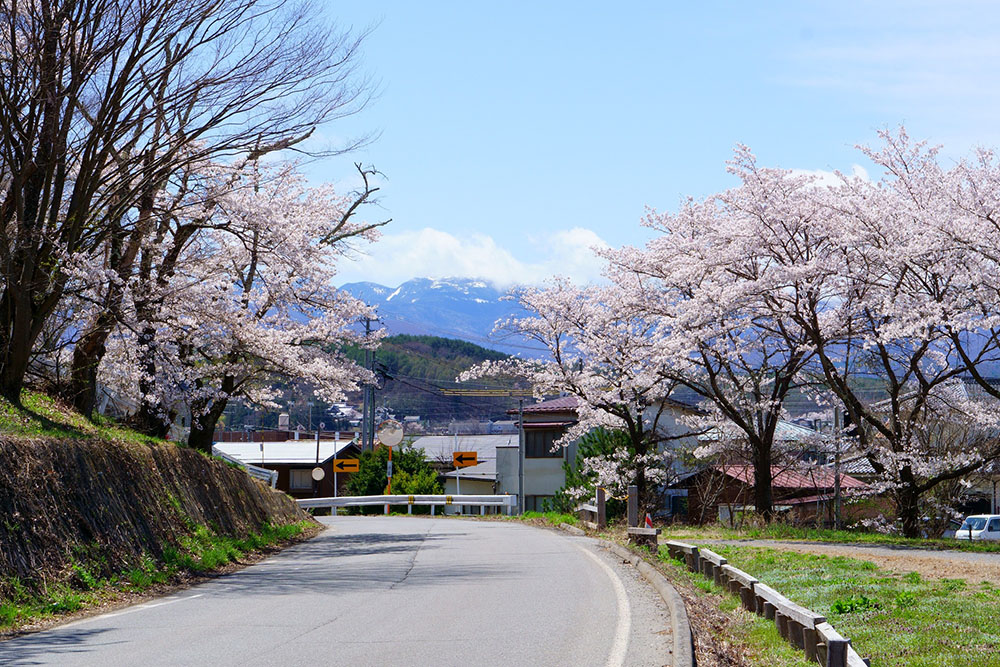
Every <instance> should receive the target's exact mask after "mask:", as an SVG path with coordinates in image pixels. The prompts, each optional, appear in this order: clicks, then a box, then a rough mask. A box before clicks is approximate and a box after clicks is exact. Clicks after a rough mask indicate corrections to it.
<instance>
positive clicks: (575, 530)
mask: <svg viewBox="0 0 1000 667" xmlns="http://www.w3.org/2000/svg"><path fill="white" fill-rule="evenodd" d="M559 528H560V529H562V530H565V531H566V532H567V533H569V534H571V535H577V536H581V537H582V536H584V535H586V534H587V533H586V532H584V531H583V530H581V529H580V528H577V527H576V526H571V525H569V524H568V523H561V524H559Z"/></svg>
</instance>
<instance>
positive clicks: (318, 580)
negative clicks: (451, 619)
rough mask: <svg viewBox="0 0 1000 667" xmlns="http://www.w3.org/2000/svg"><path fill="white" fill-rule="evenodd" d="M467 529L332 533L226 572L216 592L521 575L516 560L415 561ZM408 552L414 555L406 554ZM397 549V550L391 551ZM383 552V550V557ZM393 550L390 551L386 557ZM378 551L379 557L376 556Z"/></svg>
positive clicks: (283, 591) (295, 591)
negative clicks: (427, 563) (444, 564)
mask: <svg viewBox="0 0 1000 667" xmlns="http://www.w3.org/2000/svg"><path fill="white" fill-rule="evenodd" d="M464 535H465V533H448V534H444V535H435V534H429V533H359V534H346V535H345V534H338V533H333V534H331V533H327V534H324V535H321V536H320V537H317V538H315V539H313V540H310V541H309V542H306V543H304V544H302V545H299V546H298V547H295V548H294V549H292V550H289V551H286V552H284V553H283V554H281V555H280V556H278V557H276V558H275V559H273V560H272V561H270V562H266V563H264V564H261V565H258V566H256V567H251V568H248V569H246V570H242V571H240V572H236V573H233V574H230V575H226V576H225V577H222V578H220V579H219V580H218V582H217V583H218V585H219V588H217V589H216V590H214V591H212V594H213V595H221V596H226V597H229V596H233V597H238V596H242V595H246V594H262V595H302V594H308V593H323V594H329V593H330V592H331V591H336V592H338V593H339V592H344V593H347V592H353V591H358V590H371V589H377V588H396V587H398V586H400V585H402V586H425V585H426V586H442V585H445V586H449V585H455V586H464V585H468V583H469V581H470V580H475V581H477V582H482V581H484V580H486V579H496V578H497V577H500V578H506V577H517V576H519V574H521V572H519V569H518V568H516V567H514V566H512V565H511V564H504V563H500V564H496V563H491V564H478V563H467V562H464V563H463V562H452V563H449V564H448V565H447V567H446V568H445V567H421V566H419V565H418V566H416V567H414V563H415V562H416V555H417V553H418V552H423V551H427V550H430V549H438V548H440V546H441V543H442V541H447V540H449V539H453V538H459V537H462V536H464ZM406 553H411V554H412V555H413V557H411V558H407V557H406V555H405V554H406ZM392 554H397V555H396V556H395V557H392V556H391V555H392ZM379 556H382V557H381V558H380V557H379ZM387 556H388V557H387ZM372 557H374V558H372Z"/></svg>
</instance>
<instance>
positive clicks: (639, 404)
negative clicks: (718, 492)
mask: <svg viewBox="0 0 1000 667" xmlns="http://www.w3.org/2000/svg"><path fill="white" fill-rule="evenodd" d="M518 299H519V301H520V303H521V305H522V306H523V307H524V308H525V309H526V310H527V311H528V312H529V313H530V315H529V316H527V317H517V318H512V319H510V320H508V321H506V322H502V323H499V324H498V328H499V329H502V330H505V331H509V332H516V333H518V334H520V335H522V336H525V337H527V338H529V339H532V340H534V341H537V342H539V343H541V344H542V345H544V346H545V348H546V349H547V350H548V352H549V356H550V358H549V359H548V360H547V361H534V360H527V359H520V358H513V359H507V360H503V361H487V362H484V363H482V364H480V365H478V366H476V367H474V368H473V369H470V370H469V371H467V372H465V373H463V374H462V375H461V376H459V380H460V381H467V380H472V379H478V378H482V377H488V376H516V377H522V378H526V379H527V380H529V381H530V382H531V384H532V386H533V388H534V391H535V393H536V394H537V395H538V396H539V397H542V396H545V395H553V394H563V395H571V396H575V397H576V398H577V399H578V401H577V422H576V424H574V425H573V426H571V427H570V428H569V429H568V430H567V432H566V433H565V435H564V436H563V437H562V438H561V439H560V440H559V441H558V442H557V443H556V445H557V446H558V445H560V444H561V445H566V444H568V443H570V442H572V441H573V440H575V439H577V438H579V437H580V436H582V435H584V434H586V433H588V432H589V431H591V430H593V429H597V428H603V429H608V430H616V429H617V430H620V431H622V432H623V433H624V434H625V435H626V437H625V441H626V442H627V443H628V445H627V447H626V448H625V449H624V450H620V451H616V452H614V453H613V454H611V455H605V456H599V457H594V458H593V459H592V460H586V461H584V466H585V468H586V470H587V472H588V474H590V473H593V474H594V475H595V476H596V483H597V484H598V485H601V486H606V487H608V488H612V489H618V490H622V489H623V487H624V486H628V485H629V484H635V485H636V487H637V488H638V492H639V498H640V503H641V506H642V507H643V508H645V509H646V510H649V511H652V510H655V509H656V508H658V507H659V503H658V502H657V495H658V490H659V486H660V485H662V484H664V483H665V482H667V481H668V480H669V479H670V477H671V475H672V474H673V471H672V467H671V464H672V456H671V452H670V451H665V450H664V448H663V447H662V445H663V444H664V443H666V442H667V441H673V440H678V439H680V438H683V437H687V436H689V435H690V434H689V433H687V430H686V429H684V431H683V432H682V433H680V434H678V433H676V432H674V433H669V432H667V430H666V429H665V428H664V421H665V418H666V415H667V414H668V413H669V411H670V410H671V407H672V404H671V401H670V399H669V398H668V397H669V394H670V391H671V388H672V387H673V386H674V385H673V384H672V383H671V382H670V381H669V380H668V379H667V376H666V374H665V373H664V369H663V368H662V366H661V365H660V358H661V357H660V355H658V354H657V351H656V348H655V339H654V338H653V336H652V330H653V325H651V324H650V323H649V322H648V321H647V320H646V319H644V318H643V317H642V316H641V315H638V314H637V313H635V311H634V310H632V309H630V308H629V307H628V306H629V304H628V303H627V302H626V301H625V300H623V293H622V291H621V290H619V289H617V288H615V287H614V286H609V287H593V286H591V287H575V286H573V285H571V284H570V283H569V282H568V281H566V280H564V279H555V280H553V281H552V283H551V284H550V285H549V286H547V287H544V288H527V289H524V290H522V291H520V293H519V294H518Z"/></svg>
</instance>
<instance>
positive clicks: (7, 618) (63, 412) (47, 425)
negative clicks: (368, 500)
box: [0, 391, 315, 634]
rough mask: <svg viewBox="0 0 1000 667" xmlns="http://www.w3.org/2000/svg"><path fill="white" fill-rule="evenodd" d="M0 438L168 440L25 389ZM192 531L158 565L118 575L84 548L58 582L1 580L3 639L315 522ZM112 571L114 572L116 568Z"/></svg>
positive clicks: (0, 417) (290, 536)
mask: <svg viewBox="0 0 1000 667" xmlns="http://www.w3.org/2000/svg"><path fill="white" fill-rule="evenodd" d="M0 434H2V435H5V436H23V437H26V438H44V439H50V438H51V439H56V440H65V439H67V438H81V439H83V438H87V439H98V440H106V441H108V442H109V443H112V444H113V443H119V444H120V443H134V444H162V443H163V442H164V441H163V440H159V439H157V438H150V437H148V436H145V435H143V434H141V433H137V432H135V431H132V430H130V429H127V428H124V427H122V426H119V425H117V424H115V423H114V422H113V421H112V420H110V419H106V418H102V417H98V418H97V419H95V420H94V421H91V420H88V419H87V418H85V417H84V416H83V415H81V414H79V413H77V412H75V411H74V410H72V409H71V408H69V407H67V406H65V405H63V404H61V403H60V402H59V401H57V400H55V399H53V398H52V397H50V396H47V395H45V394H42V393H39V392H27V391H26V392H25V393H24V395H23V396H22V405H21V406H20V407H18V406H15V405H12V404H11V403H9V402H8V401H6V400H3V399H0ZM189 528H190V533H189V535H188V536H186V537H181V538H180V540H179V543H178V544H177V545H176V546H171V547H168V548H167V549H166V550H165V552H164V557H163V559H162V560H160V561H156V560H154V559H153V558H152V557H149V556H146V557H144V558H143V559H142V560H141V561H140V562H137V563H123V564H122V565H121V567H119V568H118V569H117V572H116V573H115V574H112V575H110V576H101V575H100V574H97V572H98V571H99V570H107V569H108V568H107V567H106V565H107V564H106V563H105V562H103V560H100V559H99V560H98V561H94V560H93V559H92V558H90V556H89V555H88V553H87V550H86V549H80V548H74V549H73V550H72V551H73V553H74V555H73V558H72V559H71V562H72V564H71V567H70V569H69V570H68V571H67V572H65V573H63V576H61V577H59V578H58V579H54V580H48V579H46V580H45V581H44V582H42V583H41V584H38V583H37V582H32V583H29V582H23V581H20V580H18V579H17V578H16V577H0V590H4V591H8V593H7V594H6V595H5V596H3V597H0V634H2V633H4V632H9V631H11V630H14V629H17V628H20V627H24V626H26V625H30V624H33V623H37V622H38V621H44V620H45V619H51V618H52V617H55V616H58V615H61V614H66V613H72V612H75V611H78V610H81V609H84V608H87V607H92V606H95V605H100V604H104V603H106V602H109V601H115V600H122V599H128V596H130V595H133V594H136V593H142V592H144V591H147V590H148V589H151V588H155V587H157V586H162V585H165V584H171V583H178V582H180V581H182V580H183V579H185V578H186V577H189V576H190V575H193V574H204V573H208V572H212V571H214V570H218V569H220V568H222V567H225V566H226V565H228V564H229V563H232V562H237V561H239V560H241V559H243V558H244V557H246V556H248V555H250V554H252V553H254V552H257V551H260V550H262V549H267V548H270V547H272V546H274V545H277V544H281V543H284V542H287V541H289V540H294V539H296V538H297V537H299V536H302V535H308V534H311V533H312V532H313V531H314V529H315V525H314V524H313V523H312V522H303V523H300V524H289V525H282V526H271V525H264V526H262V527H261V529H260V530H259V531H256V532H251V533H250V534H248V535H246V536H243V537H233V536H227V535H219V534H216V533H215V532H214V531H212V530H211V529H209V528H208V527H206V526H197V525H190V526H189ZM112 569H114V568H112Z"/></svg>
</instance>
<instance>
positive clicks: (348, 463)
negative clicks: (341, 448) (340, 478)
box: [333, 459, 361, 472]
mask: <svg viewBox="0 0 1000 667" xmlns="http://www.w3.org/2000/svg"><path fill="white" fill-rule="evenodd" d="M360 466H361V462H360V461H359V460H358V459H334V460H333V469H334V470H336V471H337V472H357V471H358V470H359V469H360Z"/></svg>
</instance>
